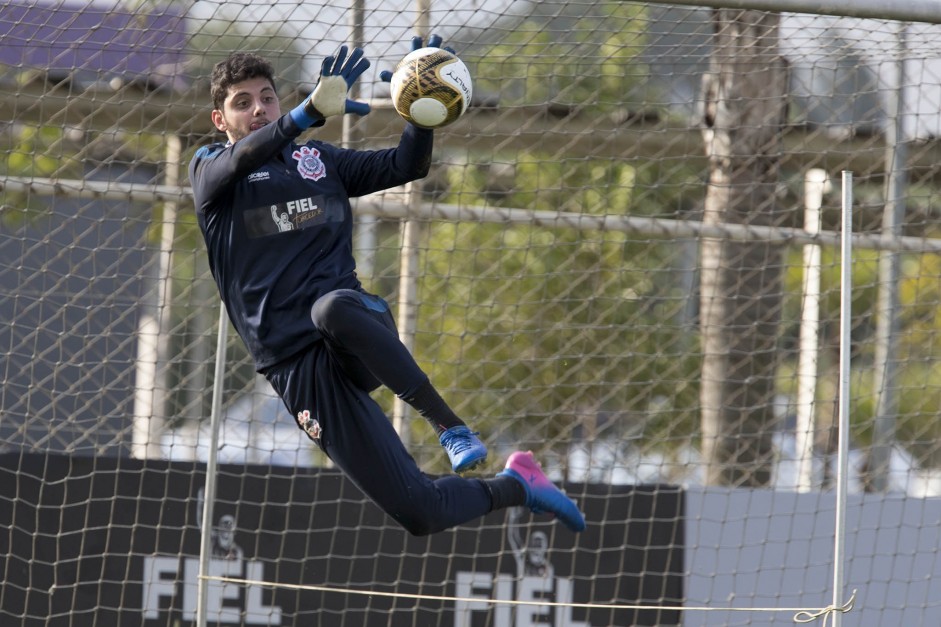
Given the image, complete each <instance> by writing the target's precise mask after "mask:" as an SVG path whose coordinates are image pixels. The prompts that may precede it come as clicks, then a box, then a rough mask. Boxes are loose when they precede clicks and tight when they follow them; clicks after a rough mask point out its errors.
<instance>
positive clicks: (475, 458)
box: [438, 425, 487, 472]
mask: <svg viewBox="0 0 941 627" xmlns="http://www.w3.org/2000/svg"><path fill="white" fill-rule="evenodd" d="M478 435H479V434H478V433H476V432H474V431H471V430H470V429H468V428H467V427H466V426H464V425H459V426H457V427H451V428H450V429H448V430H446V431H444V432H443V433H442V434H441V436H440V437H439V438H438V439H439V440H440V441H441V446H443V447H444V450H446V451H447V452H448V458H450V460H451V468H453V469H454V472H464V471H465V470H471V469H472V468H475V467H477V466H479V465H480V464H482V463H483V462H484V460H485V459H487V447H486V446H484V443H483V442H481V441H480V440H479V439H478V438H477V436H478Z"/></svg>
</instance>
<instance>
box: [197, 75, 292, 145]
mask: <svg viewBox="0 0 941 627" xmlns="http://www.w3.org/2000/svg"><path fill="white" fill-rule="evenodd" d="M279 117H281V103H280V101H279V100H278V94H277V93H275V91H274V87H273V86H272V85H271V83H270V82H269V81H268V79H266V78H261V77H258V78H250V79H248V80H247V81H242V82H241V83H236V84H235V85H232V86H231V87H229V90H228V92H227V93H226V96H225V102H224V103H223V105H222V110H221V111H220V110H219V109H214V110H213V112H212V122H213V124H215V125H216V128H218V129H219V130H220V131H222V132H224V133H225V134H226V135H228V137H229V141H231V142H236V141H238V140H240V139H242V138H243V137H246V136H247V135H248V134H249V133H251V132H252V131H257V130H258V129H260V128H261V127H262V126H264V125H266V124H269V123H271V122H274V121H275V120H277V119H278V118H279Z"/></svg>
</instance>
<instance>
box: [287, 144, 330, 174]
mask: <svg viewBox="0 0 941 627" xmlns="http://www.w3.org/2000/svg"><path fill="white" fill-rule="evenodd" d="M291 156H292V157H294V158H295V159H296V160H297V172H298V174H300V175H301V176H302V177H304V178H305V179H310V180H312V181H318V180H320V179H322V178H323V177H324V176H326V175H327V168H326V166H325V165H324V164H323V161H321V160H320V151H319V150H317V149H316V148H311V147H310V146H301V147H300V148H299V149H297V150H295V151H294V152H293V154H292V155H291Z"/></svg>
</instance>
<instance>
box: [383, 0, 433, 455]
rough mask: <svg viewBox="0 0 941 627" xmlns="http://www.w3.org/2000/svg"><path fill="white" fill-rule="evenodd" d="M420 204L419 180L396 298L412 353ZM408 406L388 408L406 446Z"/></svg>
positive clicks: (420, 4) (425, 19)
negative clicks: (415, 217)
mask: <svg viewBox="0 0 941 627" xmlns="http://www.w3.org/2000/svg"><path fill="white" fill-rule="evenodd" d="M416 14H417V15H416V17H415V32H416V34H417V35H421V36H422V37H428V34H429V33H428V29H429V28H430V21H429V15H430V0H417V3H416ZM421 202H422V184H421V181H413V182H412V183H410V184H409V188H408V206H409V216H410V217H409V218H407V219H406V220H405V221H404V222H403V223H402V250H401V252H400V254H399V299H398V320H397V324H398V327H399V336H400V337H401V339H402V343H404V344H405V346H406V347H408V349H409V350H412V349H413V348H414V346H415V332H416V329H417V327H418V244H419V238H420V235H421V224H420V223H419V222H418V220H415V219H413V218H412V217H411V216H412V215H415V214H416V213H417V211H418V209H419V207H420V206H421ZM409 409H410V408H409V406H408V405H407V404H406V403H405V402H404V401H403V400H402V399H400V398H396V399H395V404H394V406H393V408H392V424H393V426H394V427H395V430H396V431H398V433H399V437H400V438H401V439H402V442H404V443H405V445H406V446H408V444H409V442H410V440H411V434H410V433H409V425H408V422H409V420H408V419H409V414H410V412H409Z"/></svg>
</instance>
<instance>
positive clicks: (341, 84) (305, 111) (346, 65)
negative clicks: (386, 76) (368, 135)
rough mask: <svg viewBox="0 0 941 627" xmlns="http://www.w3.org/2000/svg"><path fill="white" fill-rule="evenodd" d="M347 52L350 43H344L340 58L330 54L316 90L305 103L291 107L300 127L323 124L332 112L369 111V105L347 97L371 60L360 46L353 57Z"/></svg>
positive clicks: (338, 113) (325, 61) (336, 113)
mask: <svg viewBox="0 0 941 627" xmlns="http://www.w3.org/2000/svg"><path fill="white" fill-rule="evenodd" d="M346 52H347V48H346V46H340V50H339V52H338V53H337V56H336V57H332V56H330V57H327V58H325V59H324V60H323V65H322V67H321V70H320V80H319V81H317V86H316V87H315V88H314V91H313V92H311V94H310V96H308V97H307V99H306V100H304V102H302V103H301V104H299V105H298V106H297V107H295V108H294V109H292V110H291V117H292V118H294V121H295V122H296V123H297V124H298V126H301V127H304V128H308V127H310V126H323V124H324V122H325V121H326V119H327V118H328V117H330V116H332V115H340V114H343V113H355V114H356V115H366V114H367V113H369V104H367V103H365V102H357V101H355V100H350V99H349V98H347V94H348V92H349V90H350V88H351V87H353V83H355V82H356V80H357V79H358V78H359V77H360V76H361V75H362V73H363V72H365V71H366V69H367V68H368V67H369V60H368V59H365V58H363V51H362V50H361V49H360V48H353V52H352V54H350V58H349V59H347V58H346Z"/></svg>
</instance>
